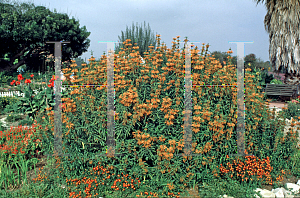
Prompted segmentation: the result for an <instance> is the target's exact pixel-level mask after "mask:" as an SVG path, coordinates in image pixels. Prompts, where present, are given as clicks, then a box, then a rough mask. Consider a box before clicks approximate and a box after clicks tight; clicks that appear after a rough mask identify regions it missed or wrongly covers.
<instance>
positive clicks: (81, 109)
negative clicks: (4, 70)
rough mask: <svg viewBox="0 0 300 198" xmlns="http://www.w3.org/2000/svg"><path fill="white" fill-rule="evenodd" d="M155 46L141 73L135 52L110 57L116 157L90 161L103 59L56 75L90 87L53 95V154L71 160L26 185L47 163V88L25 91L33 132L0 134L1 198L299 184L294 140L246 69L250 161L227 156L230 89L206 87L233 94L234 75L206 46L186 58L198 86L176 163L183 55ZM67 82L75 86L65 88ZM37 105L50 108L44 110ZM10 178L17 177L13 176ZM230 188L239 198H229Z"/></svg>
mask: <svg viewBox="0 0 300 198" xmlns="http://www.w3.org/2000/svg"><path fill="white" fill-rule="evenodd" d="M174 40H176V39H175V38H174ZM159 41H160V38H159V35H158V36H157V43H158V48H157V49H156V50H154V49H153V47H151V46H150V49H151V50H150V52H148V53H147V54H146V56H145V59H144V60H145V64H144V65H141V61H140V59H139V54H138V53H137V52H136V51H137V50H136V49H138V48H137V47H132V46H131V45H130V44H127V42H125V43H124V44H125V46H126V47H125V49H123V51H121V52H119V54H116V55H115V65H114V67H115V69H114V72H115V78H114V84H115V140H116V154H122V155H121V156H118V155H116V156H114V157H110V156H105V155H102V156H96V155H97V154H105V153H107V150H106V140H107V137H106V136H107V133H106V132H107V128H106V127H107V123H106V120H107V111H106V108H107V107H106V104H107V99H106V98H107V92H106V87H105V86H101V85H106V84H107V81H106V76H107V72H106V70H107V59H106V56H102V58H101V59H100V61H99V62H95V61H94V60H95V59H94V58H93V57H92V58H91V59H90V63H89V65H86V64H83V67H84V66H87V67H86V68H83V69H81V70H80V71H78V69H77V68H76V64H72V65H71V67H72V69H65V70H64V73H66V74H65V76H66V78H67V80H66V83H69V84H71V83H72V84H77V85H79V84H86V85H88V84H90V85H99V86H89V87H80V86H79V87H77V88H76V87H74V88H73V89H71V90H69V91H67V92H63V94H62V103H64V104H63V105H62V108H63V111H62V122H63V124H62V133H63V137H62V139H63V153H67V154H71V155H70V156H55V157H52V160H50V159H51V157H49V158H47V159H49V161H50V162H49V166H50V167H54V168H52V169H50V170H49V171H50V173H49V172H48V173H47V172H46V171H45V172H44V171H43V170H40V172H39V175H38V176H37V177H36V178H34V179H33V180H31V183H30V180H29V179H27V175H26V172H27V171H29V170H32V169H34V168H35V167H34V165H36V164H38V161H37V155H40V154H46V153H52V154H53V153H54V149H53V147H54V145H53V142H54V132H53V131H54V125H53V124H54V122H53V120H54V116H53V115H54V112H53V107H54V103H53V97H50V95H51V94H53V93H52V92H51V91H52V89H51V88H52V87H53V79H51V80H50V84H49V85H48V88H49V89H46V90H45V91H44V92H42V91H41V92H40V93H39V94H37V95H34V93H33V92H32V91H31V89H30V88H29V86H27V87H26V91H25V92H26V93H27V94H26V97H25V99H24V100H26V101H27V103H28V104H31V105H29V106H28V107H27V109H25V110H26V111H29V112H30V113H31V115H32V116H34V115H35V117H34V119H35V122H34V125H33V126H34V128H33V129H30V130H29V129H27V130H21V129H16V130H11V131H4V132H2V133H1V138H0V141H2V142H1V145H2V146H1V149H2V150H3V153H2V154H3V156H2V158H1V159H2V160H3V162H6V163H7V164H12V167H5V166H2V169H1V170H2V171H3V172H5V174H1V176H3V177H1V181H2V183H1V184H3V190H2V191H1V195H3V196H6V197H30V196H34V195H37V196H40V197H54V196H55V197H92V196H97V197H100V196H105V197H117V196H118V197H179V196H181V197H184V196H188V192H187V189H189V188H197V189H198V190H197V193H198V195H199V196H200V197H217V196H218V195H223V194H227V195H229V196H234V197H252V196H253V194H254V192H253V189H255V188H256V187H261V188H262V186H263V185H271V186H274V187H276V186H279V183H280V182H281V181H283V178H284V177H285V175H286V174H289V175H292V176H294V177H299V149H297V148H296V137H297V136H299V134H298V133H297V132H295V131H293V130H291V131H290V132H288V135H287V136H286V137H285V138H284V137H283V132H282V131H283V127H284V123H283V122H280V120H278V118H280V117H281V118H282V117H283V114H281V115H280V116H278V117H276V118H275V116H274V112H273V114H271V112H270V110H269V108H268V107H267V106H265V101H264V100H263V97H264V95H263V94H261V93H260V88H261V87H260V86H257V84H258V82H259V78H260V74H259V73H258V72H257V73H253V72H251V71H250V69H249V70H246V72H245V84H246V85H245V107H246V115H245V118H246V119H245V144H246V149H245V150H246V151H245V153H246V154H247V153H251V154H253V156H248V157H237V156H231V154H234V153H236V149H237V147H236V129H235V125H236V122H237V119H236V110H237V103H236V95H237V88H236V87H221V86H209V85H212V84H214V85H215V84H219V85H222V84H235V83H236V80H237V79H236V67H235V66H234V65H231V62H230V61H229V62H228V63H224V67H223V66H222V65H221V64H220V63H219V62H218V61H215V60H214V58H213V57H209V54H208V53H207V51H208V45H207V46H206V50H204V46H203V47H202V52H201V56H200V55H199V54H198V52H199V50H197V48H196V49H193V50H192V52H191V58H192V61H191V65H192V69H191V71H192V72H191V74H192V77H193V85H199V84H203V83H205V84H206V85H208V86H199V87H196V86H195V87H193V88H192V90H193V92H192V99H193V101H192V102H193V111H192V115H193V125H192V130H193V136H192V152H193V154H194V155H193V156H190V157H186V156H180V155H179V154H182V153H183V149H184V131H183V123H184V122H183V116H184V112H183V111H184V103H183V101H184V74H185V66H184V60H185V54H184V51H181V52H180V50H179V49H178V46H176V43H175V42H174V43H173V47H172V49H167V48H166V46H164V45H163V46H160V42H159ZM177 41H178V42H179V37H177ZM230 53H231V52H230V51H229V52H228V54H230ZM124 55H125V57H126V58H123V57H124ZM129 55H130V57H128V56H129ZM229 60H230V58H229ZM71 73H74V78H75V80H71V79H70V75H71ZM18 80H20V81H22V80H23V79H22V76H20V79H18ZM26 80H27V79H26ZM26 80H25V81H26ZM26 82H29V81H28V80H27V81H26ZM16 86H17V85H16ZM47 91H48V92H47ZM47 94H48V95H49V97H48V96H47ZM35 97H40V98H39V101H40V103H41V100H40V99H41V98H42V97H44V99H45V101H44V102H43V103H42V105H39V103H38V101H37V100H35ZM46 99H48V100H49V101H50V102H49V103H45V102H46V101H48V100H46ZM34 101H35V102H34ZM33 103H34V104H35V108H36V110H34V109H35V108H34V107H33V106H32V104H33ZM20 105H21V104H20ZM9 108H10V107H9ZM18 110H20V109H18ZM294 119H295V120H294V122H295V121H298V119H300V118H297V117H295V118H294ZM292 125H293V123H292ZM22 140H23V141H22ZM196 154H199V155H196ZM200 154H201V155H200ZM3 164H5V163H3ZM12 168H15V169H17V170H18V171H17V173H16V174H14V173H13V172H12V171H11V169H12ZM4 170H5V171H4ZM18 174H19V175H18ZM20 175H21V176H20ZM25 178H26V179H25ZM6 179H9V180H6ZM5 181H8V183H5ZM15 181H16V183H14V182H15ZM214 183H215V184H219V185H217V186H213V184H214ZM26 184H27V185H26ZM20 186H22V188H19V189H13V188H18V187H20ZM59 186H64V187H65V188H61V187H59ZM232 186H235V188H234V189H232V188H231V187H232ZM237 186H238V187H239V188H241V189H242V190H241V191H239V192H238V191H237V189H238V188H237ZM35 193H36V194H35Z"/></svg>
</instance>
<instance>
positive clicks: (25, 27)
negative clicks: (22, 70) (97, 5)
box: [0, 3, 90, 72]
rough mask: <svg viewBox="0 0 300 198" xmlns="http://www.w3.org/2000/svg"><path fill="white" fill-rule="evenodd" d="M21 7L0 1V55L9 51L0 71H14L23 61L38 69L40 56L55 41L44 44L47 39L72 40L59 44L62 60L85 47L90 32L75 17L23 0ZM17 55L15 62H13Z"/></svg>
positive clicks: (75, 54)
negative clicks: (8, 59) (80, 26)
mask: <svg viewBox="0 0 300 198" xmlns="http://www.w3.org/2000/svg"><path fill="white" fill-rule="evenodd" d="M22 6H23V7H22ZM26 6H27V7H26ZM21 7H22V8H24V10H23V11H22V10H20V7H19V8H18V7H15V6H13V5H10V4H5V3H0V13H1V17H0V41H1V43H0V56H1V57H3V55H4V54H6V53H7V52H8V56H9V58H10V61H7V60H4V59H0V65H1V67H0V72H1V71H10V72H16V71H17V69H18V68H19V67H20V66H21V65H23V64H26V65H27V67H29V68H30V69H33V70H35V71H38V69H39V68H38V67H39V65H40V64H42V62H43V61H44V59H43V58H44V57H45V56H46V55H49V54H54V45H53V44H45V42H46V41H70V42H71V43H70V44H67V45H62V62H64V61H71V58H77V57H78V56H80V55H82V53H83V52H86V51H87V48H88V47H89V43H90V40H89V39H87V37H88V36H89V35H90V32H87V31H86V27H85V26H83V28H79V22H78V21H76V20H75V19H74V18H72V19H69V17H68V15H67V14H60V13H57V12H56V10H55V9H54V13H53V12H51V11H50V10H49V9H47V8H45V7H44V6H37V7H35V6H34V5H33V4H26V3H23V4H21ZM42 53H46V55H43V54H42ZM16 59H18V63H17V64H13V63H14V61H15V60H16ZM52 69H54V66H52Z"/></svg>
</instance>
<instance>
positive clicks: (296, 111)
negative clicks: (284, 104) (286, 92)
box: [283, 100, 300, 119]
mask: <svg viewBox="0 0 300 198" xmlns="http://www.w3.org/2000/svg"><path fill="white" fill-rule="evenodd" d="M283 112H284V118H287V119H291V117H293V118H294V119H295V117H299V116H300V104H299V101H298V100H297V102H291V101H289V102H288V108H287V109H284V110H283Z"/></svg>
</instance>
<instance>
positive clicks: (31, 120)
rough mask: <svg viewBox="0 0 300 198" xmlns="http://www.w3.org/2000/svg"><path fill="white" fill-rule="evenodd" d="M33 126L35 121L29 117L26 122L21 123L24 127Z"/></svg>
mask: <svg viewBox="0 0 300 198" xmlns="http://www.w3.org/2000/svg"><path fill="white" fill-rule="evenodd" d="M32 124H33V119H32V118H30V117H29V116H28V115H27V117H26V119H25V120H21V121H20V122H19V126H20V125H22V126H31V125H32Z"/></svg>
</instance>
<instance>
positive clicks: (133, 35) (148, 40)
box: [115, 22, 156, 58]
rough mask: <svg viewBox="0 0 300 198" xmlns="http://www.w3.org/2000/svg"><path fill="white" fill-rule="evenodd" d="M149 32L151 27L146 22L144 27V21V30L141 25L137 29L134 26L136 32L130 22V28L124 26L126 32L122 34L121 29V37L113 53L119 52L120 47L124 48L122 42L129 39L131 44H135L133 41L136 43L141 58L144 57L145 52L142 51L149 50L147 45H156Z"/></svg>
mask: <svg viewBox="0 0 300 198" xmlns="http://www.w3.org/2000/svg"><path fill="white" fill-rule="evenodd" d="M150 34H151V29H150V26H149V24H148V29H146V25H145V22H144V30H143V29H142V27H140V29H138V27H136V32H135V29H134V24H132V30H131V31H130V30H129V29H128V27H127V26H126V32H125V35H124V32H123V31H122V37H119V42H122V43H119V44H118V46H117V47H116V50H115V54H117V53H119V52H120V51H121V48H123V49H124V44H123V42H125V41H126V40H127V39H130V40H131V41H130V43H131V44H132V46H135V45H134V43H137V46H139V53H140V55H141V57H142V58H144V56H145V54H144V52H146V51H149V46H150V45H152V46H154V48H155V47H156V41H155V36H154V35H150Z"/></svg>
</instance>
